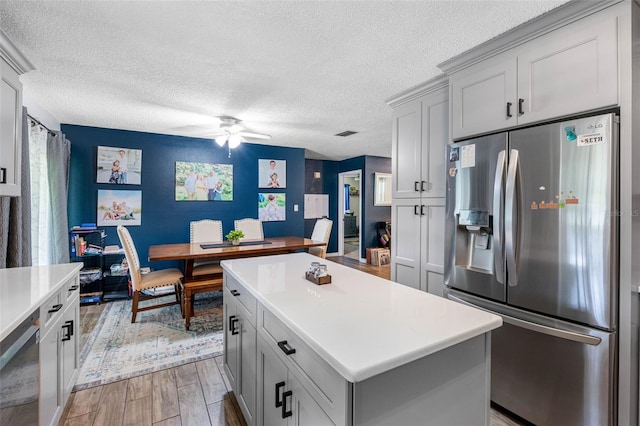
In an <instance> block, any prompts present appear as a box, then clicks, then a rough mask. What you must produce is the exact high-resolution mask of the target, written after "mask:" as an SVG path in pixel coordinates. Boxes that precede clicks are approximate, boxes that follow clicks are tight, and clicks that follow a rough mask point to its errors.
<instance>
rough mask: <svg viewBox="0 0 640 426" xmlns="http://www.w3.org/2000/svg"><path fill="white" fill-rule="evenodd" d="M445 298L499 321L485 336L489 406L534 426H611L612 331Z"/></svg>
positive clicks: (451, 294)
mask: <svg viewBox="0 0 640 426" xmlns="http://www.w3.org/2000/svg"><path fill="white" fill-rule="evenodd" d="M447 296H448V298H450V299H452V300H456V301H459V302H462V303H466V304H470V305H471V306H475V307H478V308H480V309H485V310H488V311H489V312H492V313H494V314H496V315H500V316H501V317H502V319H503V325H502V327H500V328H498V329H495V330H493V331H492V333H491V400H492V401H493V402H495V403H496V404H498V405H500V406H502V407H504V408H506V409H507V410H509V411H511V412H513V413H515V414H517V415H518V416H520V417H522V418H524V419H526V420H528V421H530V422H532V423H533V424H536V425H540V426H544V425H549V426H551V425H554V426H555V425H563V426H583V425H603V426H606V425H614V424H616V423H615V418H616V413H615V395H616V391H615V389H616V379H615V377H616V362H617V361H616V360H617V356H616V346H617V344H616V333H615V332H606V331H602V330H598V329H594V328H589V327H583V326H577V325H575V324H571V323H567V322H566V321H560V320H555V319H552V318H548V317H544V316H542V315H538V314H533V313H528V312H524V311H522V310H518V309H515V308H509V307H508V306H505V305H502V306H498V304H497V303H493V304H492V303H491V302H487V301H484V300H480V299H478V298H472V297H468V296H467V295H465V294H461V293H457V292H449V294H448V295H447Z"/></svg>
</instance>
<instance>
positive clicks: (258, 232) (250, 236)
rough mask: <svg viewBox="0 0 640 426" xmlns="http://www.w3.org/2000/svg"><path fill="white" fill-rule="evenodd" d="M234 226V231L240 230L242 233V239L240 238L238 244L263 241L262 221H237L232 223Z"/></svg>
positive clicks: (247, 219) (248, 219)
mask: <svg viewBox="0 0 640 426" xmlns="http://www.w3.org/2000/svg"><path fill="white" fill-rule="evenodd" d="M234 226H235V228H236V229H239V230H242V232H244V237H243V238H240V242H243V241H262V240H264V232H263V230H262V221H260V220H258V219H250V218H246V219H239V220H236V221H234Z"/></svg>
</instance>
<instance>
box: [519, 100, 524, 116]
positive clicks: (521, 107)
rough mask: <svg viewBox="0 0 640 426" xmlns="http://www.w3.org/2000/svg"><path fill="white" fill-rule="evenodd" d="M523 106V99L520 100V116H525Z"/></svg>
mask: <svg viewBox="0 0 640 426" xmlns="http://www.w3.org/2000/svg"><path fill="white" fill-rule="evenodd" d="M523 105H524V99H522V98H520V99H518V114H520V115H522V114H524V108H523Z"/></svg>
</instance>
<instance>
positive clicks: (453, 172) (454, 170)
mask: <svg viewBox="0 0 640 426" xmlns="http://www.w3.org/2000/svg"><path fill="white" fill-rule="evenodd" d="M457 174H458V169H457V168H456V167H451V168H450V169H449V176H451V177H456V175H457Z"/></svg>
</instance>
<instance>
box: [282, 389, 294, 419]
mask: <svg viewBox="0 0 640 426" xmlns="http://www.w3.org/2000/svg"><path fill="white" fill-rule="evenodd" d="M292 395H293V392H292V391H286V392H284V393H283V394H282V418H283V419H286V418H287V417H291V416H292V415H293V411H291V410H287V397H290V396H292Z"/></svg>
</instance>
